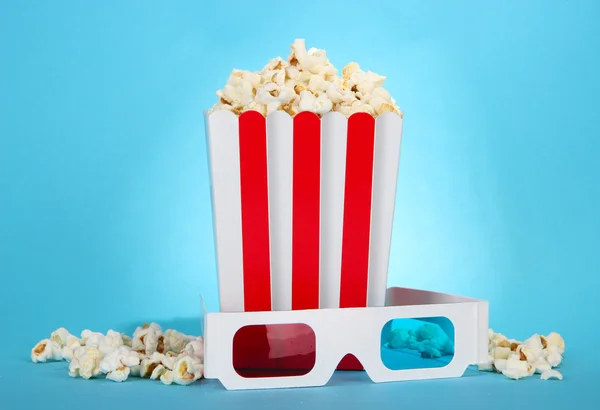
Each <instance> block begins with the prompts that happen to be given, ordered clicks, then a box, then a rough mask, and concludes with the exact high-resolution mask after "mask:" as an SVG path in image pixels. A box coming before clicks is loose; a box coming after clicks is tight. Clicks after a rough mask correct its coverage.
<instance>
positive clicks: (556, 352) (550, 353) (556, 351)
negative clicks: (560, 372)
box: [545, 345, 564, 367]
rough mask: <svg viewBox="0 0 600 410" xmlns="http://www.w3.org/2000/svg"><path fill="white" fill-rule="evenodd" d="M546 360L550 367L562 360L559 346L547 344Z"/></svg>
mask: <svg viewBox="0 0 600 410" xmlns="http://www.w3.org/2000/svg"><path fill="white" fill-rule="evenodd" d="M545 350H546V361H547V362H548V364H549V365H550V366H552V367H556V366H558V365H559V364H560V363H561V362H562V356H561V354H560V346H557V345H549V346H548V347H547V348H546V349H545ZM563 351H564V350H563Z"/></svg>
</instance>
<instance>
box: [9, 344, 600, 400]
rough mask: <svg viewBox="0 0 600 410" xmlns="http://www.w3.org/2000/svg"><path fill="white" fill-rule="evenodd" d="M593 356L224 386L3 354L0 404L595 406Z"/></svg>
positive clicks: (597, 392) (572, 353) (599, 393)
mask: <svg viewBox="0 0 600 410" xmlns="http://www.w3.org/2000/svg"><path fill="white" fill-rule="evenodd" d="M596 357H597V356H594V355H593V352H590V353H587V352H585V351H582V350H570V351H569V352H568V356H566V357H565V359H564V361H563V364H561V366H560V368H559V370H560V371H561V372H562V373H563V376H564V379H563V380H562V381H558V380H547V381H544V380H540V379H539V375H535V376H533V377H531V378H527V379H522V380H517V381H515V380H510V379H507V378H506V377H504V376H502V375H498V374H493V373H484V372H478V371H476V370H473V369H469V370H467V372H466V373H465V374H464V376H463V377H461V378H454V379H442V380H425V381H410V382H397V383H380V384H376V383H372V382H371V381H370V379H369V378H368V376H367V375H366V373H364V372H336V373H335V374H334V376H333V377H332V379H331V380H330V382H329V383H328V384H327V385H326V386H324V387H315V388H296V389H278V390H255V391H227V390H225V389H224V388H223V386H222V385H221V384H220V383H219V382H218V381H216V380H203V381H201V382H197V383H195V384H193V385H190V386H176V385H171V386H166V385H163V384H162V383H160V382H155V381H152V380H147V379H137V378H132V379H129V380H127V381H126V382H124V383H114V382H110V381H106V380H104V379H92V380H83V379H73V378H71V377H69V375H68V374H67V367H68V365H67V363H65V362H54V363H38V364H35V363H32V362H31V361H30V360H29V358H28V357H27V355H22V356H13V357H10V358H7V359H4V360H3V365H2V366H1V367H0V409H1V410H17V409H38V408H39V409H42V408H43V409H53V408H60V409H62V410H68V409H85V410H95V409H103V410H105V409H107V408H108V407H107V406H117V405H118V406H119V408H123V409H124V408H132V409H133V408H136V409H141V408H144V409H151V408H164V409H167V408H168V409H169V410H171V409H178V408H184V407H186V408H187V407H189V408H198V409H212V408H215V409H217V408H219V409H220V408H224V409H230V408H240V409H253V408H258V409H260V408H267V407H269V408H271V407H274V408H285V409H286V410H294V409H313V408H314V409H328V410H332V409H333V407H332V406H334V405H340V406H343V408H344V409H355V408H356V409H359V408H360V409H362V408H364V406H365V405H380V406H383V407H382V408H386V407H387V408H394V409H409V408H410V409H429V408H444V410H451V409H461V410H465V409H485V410H494V409H503V410H518V409H521V408H523V409H538V408H539V409H545V410H549V409H563V408H567V406H569V407H570V406H574V408H576V409H598V408H600V405H599V404H598V400H597V399H599V398H600V389H598V388H597V387H596V386H598V379H597V378H596V377H595V376H594V374H595V373H596V371H597V370H596V368H597V367H598V360H597V359H596ZM594 361H595V362H594Z"/></svg>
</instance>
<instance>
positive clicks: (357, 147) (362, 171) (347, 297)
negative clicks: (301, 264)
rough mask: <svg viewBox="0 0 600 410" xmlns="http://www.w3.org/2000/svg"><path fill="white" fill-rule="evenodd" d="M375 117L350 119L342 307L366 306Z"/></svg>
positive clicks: (367, 116) (345, 196) (343, 244)
mask: <svg viewBox="0 0 600 410" xmlns="http://www.w3.org/2000/svg"><path fill="white" fill-rule="evenodd" d="M374 145H375V118H374V117H373V116H371V115H369V114H367V113H357V114H353V115H352V116H350V118H349V119H348V142H347V147H346V185H345V187H346V188H345V192H344V228H343V229H344V231H343V234H342V235H343V236H342V278H341V284H340V307H341V308H345V307H366V306H367V286H368V275H369V237H370V231H371V192H372V182H373V151H374Z"/></svg>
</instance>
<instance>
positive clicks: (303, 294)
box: [292, 112, 321, 310]
mask: <svg viewBox="0 0 600 410" xmlns="http://www.w3.org/2000/svg"><path fill="white" fill-rule="evenodd" d="M293 137H294V142H293V152H294V159H293V168H292V169H293V171H292V175H293V183H292V184H293V188H292V191H293V194H292V195H293V196H292V309H294V310H298V309H317V308H318V307H319V242H320V241H319V237H320V232H319V220H320V211H321V210H320V197H321V193H320V190H321V177H320V176H321V172H320V171H321V169H320V168H321V120H320V119H319V117H318V116H317V115H316V114H314V113H311V112H302V113H300V114H297V115H296V116H295V117H294V136H293Z"/></svg>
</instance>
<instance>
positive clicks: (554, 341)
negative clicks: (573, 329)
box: [545, 332, 565, 355]
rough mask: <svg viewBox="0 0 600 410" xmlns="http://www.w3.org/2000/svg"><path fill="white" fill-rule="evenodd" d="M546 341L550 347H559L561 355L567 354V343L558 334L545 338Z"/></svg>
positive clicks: (554, 333) (551, 334) (553, 333)
mask: <svg viewBox="0 0 600 410" xmlns="http://www.w3.org/2000/svg"><path fill="white" fill-rule="evenodd" d="M545 340H546V343H547V345H548V346H557V348H558V353H559V354H561V355H562V354H564V353H565V341H564V340H563V338H562V336H561V335H559V334H558V333H556V332H552V333H550V334H549V335H548V336H546V337H545Z"/></svg>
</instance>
